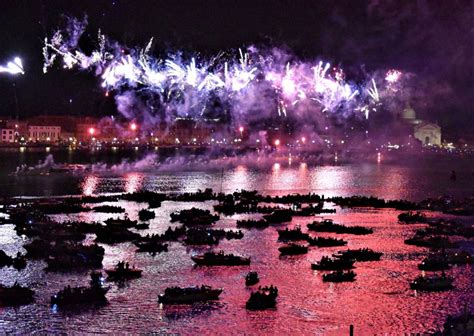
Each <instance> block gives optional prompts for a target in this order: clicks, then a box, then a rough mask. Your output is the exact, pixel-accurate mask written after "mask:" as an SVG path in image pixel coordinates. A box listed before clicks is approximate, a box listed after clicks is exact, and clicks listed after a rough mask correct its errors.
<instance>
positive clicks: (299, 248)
mask: <svg viewBox="0 0 474 336" xmlns="http://www.w3.org/2000/svg"><path fill="white" fill-rule="evenodd" d="M121 199H123V200H128V201H134V202H140V203H147V204H148V208H147V209H142V210H140V211H139V213H138V217H139V220H140V221H149V220H151V219H153V218H155V212H154V211H153V210H152V209H154V208H157V207H159V206H161V203H162V202H163V201H170V200H171V201H180V202H202V201H208V200H214V201H218V202H219V204H217V205H216V206H215V208H214V209H215V211H216V212H217V213H222V214H233V213H257V214H261V215H263V216H261V217H259V219H247V220H238V221H237V223H236V224H237V227H238V228H242V229H252V228H257V229H265V228H267V227H269V226H271V225H273V224H280V223H286V222H290V221H291V220H292V218H293V217H294V216H314V215H315V214H320V213H325V212H333V211H335V210H334V209H324V204H325V202H332V203H334V204H337V205H339V206H344V207H375V208H386V207H394V208H396V209H400V210H404V211H406V210H410V211H409V212H407V213H402V214H400V216H399V218H398V219H399V221H400V222H403V223H420V222H423V223H425V222H427V224H428V225H429V227H428V228H425V229H422V230H418V231H417V233H416V234H415V236H414V237H413V238H411V239H407V241H406V243H407V244H413V245H416V246H423V247H429V248H437V249H440V248H442V249H449V248H453V247H455V246H456V245H455V243H453V242H451V241H450V240H449V238H448V236H450V235H463V236H465V237H469V238H470V237H472V236H473V232H472V229H469V228H463V227H461V226H459V225H455V224H453V223H451V222H434V221H430V220H427V218H426V217H425V215H423V214H422V213H420V212H413V211H414V210H418V209H420V208H421V207H420V205H419V204H415V203H411V202H407V201H385V200H381V199H378V198H371V197H345V198H338V197H335V198H330V199H325V198H324V197H321V196H318V195H316V194H307V195H299V194H296V195H286V196H274V197H271V196H262V195H259V194H258V193H257V192H256V191H253V192H251V191H250V192H249V191H241V192H236V193H233V194H230V195H224V194H216V193H213V192H212V190H211V189H206V190H205V191H198V192H196V193H185V194H182V195H167V194H163V193H154V192H148V191H143V192H137V193H129V194H124V195H118V196H116V195H114V196H97V197H90V196H84V197H82V198H80V199H75V200H72V199H66V200H62V201H58V200H53V201H47V200H46V201H38V202H33V203H28V204H24V205H18V204H17V206H16V207H13V208H11V209H9V215H10V220H11V222H13V223H14V224H15V230H16V231H17V233H18V234H19V235H25V236H26V237H28V238H30V239H32V240H31V241H30V242H28V243H27V244H26V245H25V246H24V248H25V249H26V251H27V254H26V255H25V256H22V255H20V254H19V255H17V256H16V257H15V258H13V257H9V256H8V255H6V254H5V253H4V252H3V251H1V250H0V267H1V266H2V265H4V266H10V265H13V266H14V267H18V268H20V267H25V265H26V260H27V258H31V259H43V260H44V261H45V262H46V263H47V265H48V266H47V270H49V271H58V270H61V271H63V270H73V269H86V270H97V269H102V261H103V257H104V248H103V247H101V246H99V245H97V243H105V244H116V243H121V242H131V243H133V244H135V246H136V247H137V252H148V253H151V254H156V253H161V252H166V251H168V243H169V242H175V241H179V242H182V243H184V244H187V245H209V246H211V245H216V244H218V243H219V241H220V240H221V239H241V238H242V237H243V236H244V233H243V232H242V231H241V230H238V231H234V230H223V229H212V228H211V225H213V224H215V223H216V222H217V221H218V220H219V219H220V216H219V215H216V214H214V213H211V211H209V210H203V209H199V208H195V207H193V208H191V209H185V210H181V211H178V212H174V213H172V214H171V222H178V223H180V224H181V225H180V226H175V227H174V228H172V227H168V229H167V230H166V231H165V232H164V233H162V234H151V235H150V234H148V235H140V234H138V233H137V231H136V230H139V229H145V228H148V227H149V224H148V223H139V222H138V221H135V220H131V219H129V218H128V217H127V216H125V217H124V218H109V219H108V220H106V221H104V223H83V222H67V223H56V222H53V221H51V220H50V219H49V217H48V215H50V214H57V213H66V214H68V213H77V212H83V211H96V212H104V213H124V212H125V209H124V208H122V207H119V206H112V205H97V206H95V207H91V206H90V204H98V203H103V202H115V201H118V200H121ZM262 202H266V203H268V204H272V205H271V206H270V205H269V206H262V205H259V203H262ZM274 204H277V205H278V206H274ZM281 205H289V207H287V208H285V207H283V206H281ZM307 228H308V230H309V231H313V232H329V233H336V234H353V235H366V234H371V233H373V230H372V229H371V228H367V227H362V226H346V225H341V224H336V223H334V222H333V221H332V220H330V219H323V220H321V221H314V222H312V223H310V224H307ZM277 233H278V240H279V241H282V242H285V245H282V246H280V247H279V248H278V250H279V252H280V254H281V255H299V254H305V253H307V252H308V248H309V247H310V246H317V247H337V246H345V245H347V241H345V240H343V239H337V238H334V237H313V236H311V235H310V233H308V232H303V231H302V230H301V227H299V226H297V227H295V228H291V229H290V228H288V227H287V228H284V229H279V230H277ZM87 234H95V236H96V238H95V243H93V244H89V245H85V244H83V243H82V241H83V240H84V239H85V237H86V235H87ZM299 241H303V242H306V243H307V244H301V243H298V242H299ZM382 255H383V254H382V253H381V252H377V251H373V250H371V249H368V248H363V249H347V250H343V251H339V252H337V253H334V254H332V256H331V257H328V256H324V257H322V258H321V260H319V261H318V262H315V263H313V264H311V269H313V270H320V271H324V273H323V275H322V279H323V281H324V282H350V281H355V279H356V273H355V272H354V271H353V270H352V269H353V268H354V265H355V263H356V262H366V261H377V260H380V258H381V257H382ZM191 259H192V260H193V262H194V263H195V264H196V265H197V266H248V265H250V263H251V259H250V258H249V257H244V256H239V255H234V254H226V253H224V252H223V251H219V252H205V253H202V254H199V255H193V256H191ZM469 263H471V255H470V254H469V253H467V252H446V251H443V252H438V253H433V254H431V255H428V256H427V257H426V258H425V259H424V260H423V261H422V262H421V263H420V265H419V266H418V267H419V269H420V270H424V271H443V273H442V274H441V275H431V276H419V277H417V278H416V279H414V280H413V281H412V282H410V288H412V289H416V290H428V291H438V290H448V289H450V288H452V287H453V278H451V277H449V276H448V275H446V274H445V273H444V271H445V270H447V269H449V268H450V267H451V266H452V265H459V264H469ZM104 271H105V273H106V274H107V280H108V281H128V280H131V279H136V278H139V277H141V276H142V270H141V269H138V268H135V267H133V266H130V265H129V264H128V262H126V261H120V262H119V263H117V265H115V267H114V268H111V269H105V270H104ZM259 281H260V278H259V275H258V273H257V272H255V271H251V272H249V273H248V274H247V275H246V276H245V285H246V286H248V287H250V286H254V285H256V284H257V283H259ZM108 290H109V287H104V285H103V277H102V273H99V272H97V271H93V272H92V273H91V282H90V285H89V286H88V287H76V288H71V287H69V286H67V287H65V288H64V289H63V290H61V291H59V292H58V293H57V294H56V295H54V296H53V297H51V303H52V304H55V305H62V306H67V305H71V304H78V303H104V302H106V301H107V299H106V294H107V292H108ZM222 292H223V289H221V288H212V287H209V286H204V285H203V286H200V287H169V288H166V290H165V291H164V293H162V294H160V295H159V296H158V301H159V302H160V303H163V304H189V303H194V302H201V301H209V300H218V299H219V296H220V295H221V293H222ZM33 297H34V292H33V291H32V290H31V289H28V288H26V287H21V286H20V285H18V284H15V285H13V286H12V287H5V286H0V303H1V304H2V305H7V304H12V303H13V304H17V303H18V304H27V303H30V302H32V301H33ZM277 297H278V289H277V288H276V287H273V286H269V287H259V288H258V290H256V291H253V292H252V293H251V294H250V297H249V299H248V301H247V303H246V307H247V308H248V309H250V310H260V309H267V308H273V307H275V305H276V300H277Z"/></svg>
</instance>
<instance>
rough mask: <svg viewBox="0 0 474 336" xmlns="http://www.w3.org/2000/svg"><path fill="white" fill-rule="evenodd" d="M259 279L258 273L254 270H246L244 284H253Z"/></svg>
mask: <svg viewBox="0 0 474 336" xmlns="http://www.w3.org/2000/svg"><path fill="white" fill-rule="evenodd" d="M259 281H260V279H259V277H258V273H257V272H255V271H252V272H248V273H247V275H246V276H245V286H253V285H255V284H257V283H259Z"/></svg>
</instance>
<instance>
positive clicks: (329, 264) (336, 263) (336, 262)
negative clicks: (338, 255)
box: [311, 256, 354, 271]
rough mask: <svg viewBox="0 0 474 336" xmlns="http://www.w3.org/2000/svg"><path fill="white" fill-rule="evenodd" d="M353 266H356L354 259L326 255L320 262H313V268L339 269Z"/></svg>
mask: <svg viewBox="0 0 474 336" xmlns="http://www.w3.org/2000/svg"><path fill="white" fill-rule="evenodd" d="M351 268H354V260H348V259H331V258H329V257H326V256H324V257H322V258H321V260H320V261H319V262H318V263H314V264H311V269H313V270H325V271H338V270H343V269H351Z"/></svg>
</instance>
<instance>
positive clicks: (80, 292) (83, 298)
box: [51, 273, 110, 306]
mask: <svg viewBox="0 0 474 336" xmlns="http://www.w3.org/2000/svg"><path fill="white" fill-rule="evenodd" d="M100 278H101V274H100V273H92V274H91V284H90V286H89V287H75V288H71V287H70V286H67V287H65V288H64V289H63V290H61V291H59V292H58V293H57V294H55V295H53V296H52V297H51V305H58V306H69V305H81V304H101V303H106V302H107V298H106V296H105V294H107V292H108V291H109V289H110V288H109V287H102V284H101V280H100Z"/></svg>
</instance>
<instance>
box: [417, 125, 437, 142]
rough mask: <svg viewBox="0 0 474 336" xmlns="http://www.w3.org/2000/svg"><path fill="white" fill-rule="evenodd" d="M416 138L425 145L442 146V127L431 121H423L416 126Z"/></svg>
mask: <svg viewBox="0 0 474 336" xmlns="http://www.w3.org/2000/svg"><path fill="white" fill-rule="evenodd" d="M415 138H416V139H418V140H420V141H421V143H422V144H423V146H441V127H439V126H438V125H436V124H433V123H430V122H421V123H420V124H418V125H416V126H415Z"/></svg>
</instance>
